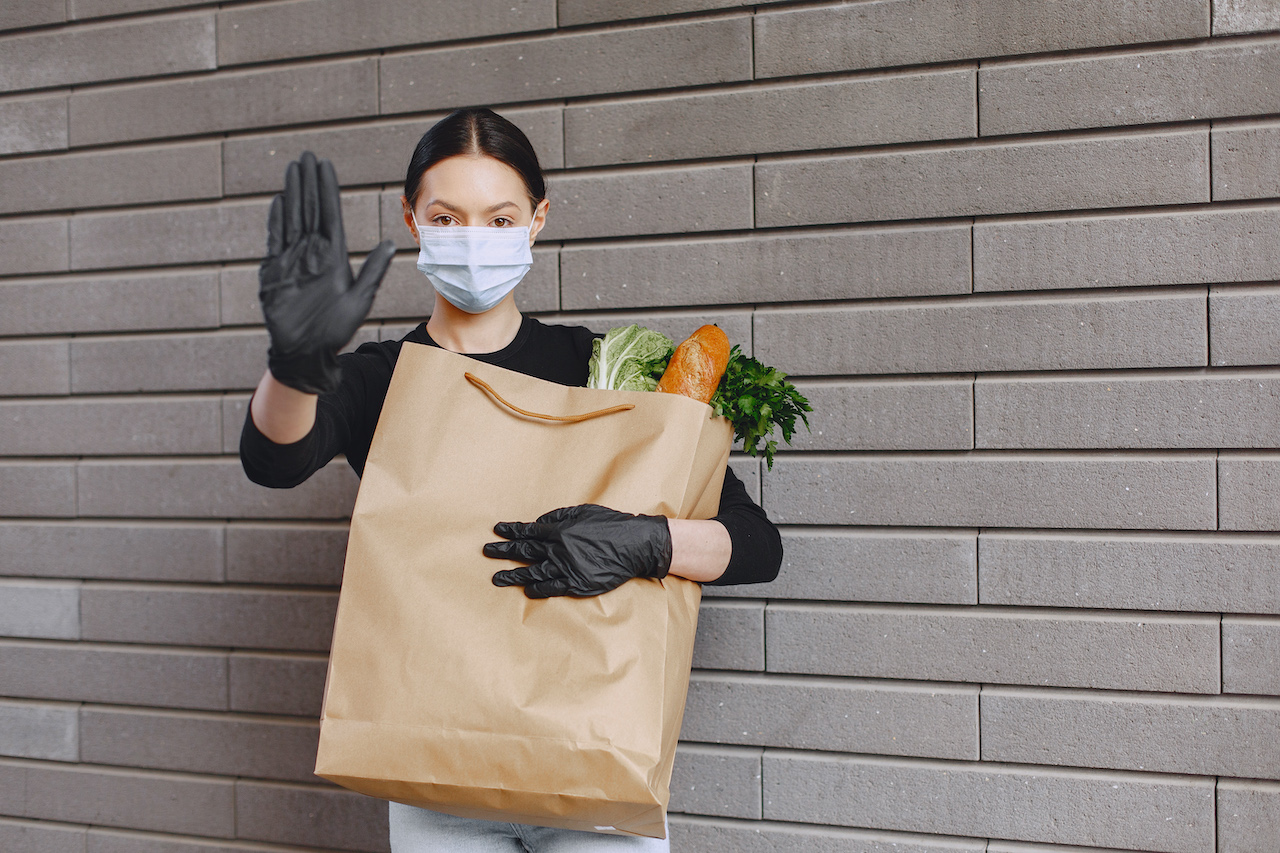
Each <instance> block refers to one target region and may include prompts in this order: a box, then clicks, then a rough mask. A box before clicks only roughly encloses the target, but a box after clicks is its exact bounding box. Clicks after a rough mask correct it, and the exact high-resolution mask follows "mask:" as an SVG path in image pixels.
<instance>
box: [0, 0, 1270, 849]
mask: <svg viewBox="0 0 1280 853" xmlns="http://www.w3.org/2000/svg"><path fill="white" fill-rule="evenodd" d="M1278 8H1280V7H1278V6H1277V4H1276V3H1275V2H1273V0H1124V2H1116V0H861V1H860V2H836V0H768V2H766V0H757V2H754V3H752V2H743V1H742V0H646V2H640V3H637V2H621V0H503V1H502V2H497V0H435V2H432V3H426V4H424V3H420V2H414V0H370V2H366V0H292V2H282V0H239V2H225V3H216V2H204V0H20V2H8V3H0V850H3V851H5V853H8V851H15V853H35V851H40V852H41V853H45V851H57V852H58V853H62V851H75V853H251V851H252V852H253V853H268V851H277V853H303V851H368V853H385V851H386V850H387V841H386V831H387V829H386V813H385V807H384V806H383V804H382V803H380V802H378V801H374V800H369V799H366V798H363V797H359V796H356V795H353V794H350V793H349V792H346V791H343V790H342V789H339V788H336V787H334V786H332V785H329V784H328V783H326V782H323V781H322V780H318V779H316V778H315V777H314V776H313V775H312V773H311V770H312V767H313V764H312V761H313V758H314V750H315V743H316V737H317V725H316V720H317V717H318V714H319V706H320V698H321V692H322V689H323V684H324V675H325V663H326V656H327V650H328V645H329V637H330V629H331V626H332V621H333V614H334V606H335V603H336V594H337V590H338V585H339V582H340V579H341V573H342V559H343V551H344V548H345V541H346V530H347V528H346V519H347V517H348V515H349V512H350V508H351V505H352V500H353V498H354V494H355V490H356V487H357V481H356V478H355V477H354V476H353V475H352V474H351V472H350V471H349V470H348V469H347V468H346V466H345V463H344V462H343V461H342V460H336V461H335V463H334V464H333V465H331V466H329V467H328V468H327V469H325V470H324V471H322V472H320V473H319V474H318V475H317V476H316V477H314V478H313V479H312V480H311V481H310V482H308V483H307V484H305V485H304V486H302V487H300V488H298V489H295V490H293V491H289V492H271V491H268V490H264V489H261V488H258V487H257V486H254V485H252V484H250V483H248V482H247V481H246V480H245V479H244V477H243V475H242V474H241V472H240V469H239V464H238V462H237V460H236V458H235V451H236V447H237V439H238V433H239V428H240V423H241V422H242V420H243V417H244V411H245V405H246V398H247V392H248V390H249V389H251V388H252V387H253V385H254V384H255V383H256V381H257V379H258V377H259V376H260V375H261V371H262V369H263V365H264V350H265V347H266V336H265V332H264V331H263V330H262V328H261V319H260V314H259V312H258V308H257V299H256V266H255V264H256V261H257V259H258V257H259V256H260V254H261V252H262V251H263V243H264V227H263V226H264V219H265V211H266V206H267V203H268V200H269V198H270V196H271V195H272V194H273V193H274V192H275V191H276V189H277V188H278V187H279V185H280V182H281V173H282V170H283V168H284V165H285V163H287V162H288V161H289V160H290V159H292V158H293V157H294V156H296V155H297V153H298V152H300V151H301V150H302V149H304V148H311V149H313V150H315V151H317V152H318V153H319V154H320V155H322V156H326V157H329V158H331V159H333V161H334V162H335V165H336V166H337V170H338V173H339V175H340V177H341V178H342V180H343V181H344V187H343V189H344V212H345V217H346V227H347V235H348V239H349V241H350V248H351V250H352V252H353V253H354V254H355V256H356V259H357V262H358V260H359V258H360V256H362V254H363V253H365V252H367V251H369V250H370V249H371V248H372V247H373V246H374V245H376V244H377V242H378V241H379V240H381V239H384V238H387V237H392V238H394V239H396V240H397V243H398V246H399V248H400V250H401V251H400V253H399V255H398V256H397V259H396V260H395V262H394V264H393V265H392V268H391V270H390V272H389V273H388V276H387V279H386V282H385V284H384V286H383V288H382V291H381V292H380V293H379V296H378V299H377V302H376V303H375V305H374V307H373V311H372V313H371V315H370V318H369V320H368V322H367V323H366V324H365V325H364V326H363V327H362V328H361V330H360V331H359V333H358V334H357V338H356V341H355V342H354V343H359V342H361V341H366V340H381V339H388V338H394V337H398V336H400V335H402V334H403V333H404V332H405V331H406V330H407V329H408V328H410V327H411V326H412V325H413V324H414V323H416V322H417V321H418V320H420V319H421V318H422V316H423V314H424V312H425V311H426V310H428V308H429V306H430V301H429V299H428V298H427V296H428V295H429V294H428V292H427V290H426V286H425V284H424V282H423V281H422V279H421V278H420V276H419V275H418V274H417V272H416V271H415V270H414V269H413V261H414V253H413V252H412V250H411V249H410V248H409V247H410V243H409V242H408V240H407V239H406V235H405V234H404V233H403V228H402V227H401V226H400V224H399V204H398V194H399V192H400V184H401V182H402V180H403V170H404V167H405V164H406V162H407V160H408V156H409V154H410V151H411V149H412V146H413V144H414V143H415V142H416V140H417V138H418V136H419V135H420V134H421V133H422V132H423V131H424V130H425V129H426V128H427V127H428V126H429V125H430V124H431V123H432V122H434V121H435V120H436V119H438V118H439V117H440V116H441V115H443V113H444V112H445V111H447V110H449V109H451V108H453V107H456V106H462V105H470V104H477V103H486V104H490V105H494V106H497V107H498V108H499V109H500V110H501V111H502V112H503V113H504V114H506V115H508V116H509V117H511V118H512V119H513V120H514V121H516V123H517V124H519V125H520V126H521V127H522V128H524V129H525V131H526V132H527V133H528V134H529V136H530V138H531V139H532V140H533V142H534V145H535V146H536V147H537V149H538V151H539V153H540V155H541V158H542V161H543V163H544V165H545V166H546V167H547V169H548V170H549V186H550V194H551V199H552V206H551V215H550V218H549V220H548V226H547V231H546V232H545V239H544V240H542V241H541V242H540V243H539V248H538V251H537V252H536V262H535V265H534V270H533V272H531V273H530V276H529V278H528V279H527V280H526V281H525V283H524V284H523V285H522V286H521V288H520V289H519V291H518V299H519V304H520V306H521V308H522V309H523V310H525V311H528V312H532V313H534V314H536V315H538V316H540V317H543V318H545V319H548V320H551V321H559V322H569V323H581V324H585V325H588V326H590V327H592V328H595V329H602V330H603V329H607V328H609V327H610V326H613V325H620V324H624V323H630V322H642V323H645V324H648V325H651V326H653V327H655V328H659V329H662V330H663V331H666V332H668V333H669V334H671V335H673V336H683V335H686V334H687V333H688V332H689V331H691V330H692V329H693V328H695V327H696V326H697V325H700V324H701V323H703V322H707V321H713V322H717V323H719V324H720V325H722V326H723V327H724V328H725V329H726V330H728V331H729V334H730V337H731V338H733V340H734V341H735V342H738V343H740V344H742V346H743V349H744V350H746V351H748V352H754V353H755V354H756V355H757V356H759V357H760V358H762V359H764V360H766V361H768V362H770V363H772V364H775V365H777V366H779V367H780V368H782V369H783V370H786V371H788V372H789V373H791V374H793V375H794V376H795V377H796V380H797V384H799V385H800V386H801V387H802V388H803V390H804V391H805V393H806V394H808V395H809V397H810V398H811V399H812V400H813V401H814V403H815V405H816V407H817V411H816V412H815V413H814V416H813V419H812V423H813V431H812V433H810V434H802V435H801V436H800V437H799V438H798V441H797V443H796V445H795V447H794V449H791V450H789V451H786V452H784V453H783V454H782V456H781V458H780V459H779V460H778V462H777V464H776V465H775V466H774V468H773V469H772V470H764V469H763V467H762V466H761V465H759V464H758V463H757V462H756V461H755V460H751V459H748V458H746V457H739V456H735V457H734V459H733V467H734V469H735V470H736V471H737V472H738V473H739V475H740V476H741V477H743V479H744V480H745V481H746V482H747V484H748V487H749V488H750V489H751V490H752V492H753V493H754V494H756V495H758V496H759V497H760V499H761V500H762V503H763V505H764V506H765V508H766V509H767V510H768V511H769V513H770V514H771V516H772V517H773V518H775V519H776V520H777V521H779V522H780V523H781V526H782V529H783V535H784V539H785V545H786V558H785V564H784V567H783V573H782V575H781V577H780V578H779V579H778V581H777V582H775V583H773V584H770V585H766V586H760V587H738V588H708V589H707V590H706V593H707V595H706V599H705V603H704V606H703V612H702V618H701V622H700V625H699V631H698V640H697V648H696V652H695V660H694V664H695V671H694V674H693V679H692V683H691V688H690V692H689V701H688V709H687V714H686V720H685V727H684V731H683V743H682V746H681V748H680V752H679V757H678V761H677V765H676V768H675V773H674V777H673V780H672V811H673V816H672V831H673V838H674V841H673V849H674V850H677V851H705V853H784V851H785V853H791V851H799V853H891V851H892V853H983V851H986V853H1114V851H1120V850H1128V851H1143V853H1277V851H1280V748H1278V747H1277V738H1276V732H1277V731H1278V730H1280V675H1278V674H1277V673H1278V672H1280V371H1278V370H1277V366H1276V365H1277V364H1280V122H1278V121H1277V120H1276V118H1275V116H1276V115H1277V114H1280V86H1277V83H1276V81H1277V80H1278V79H1280V12H1278V11H1277V9H1278ZM354 343H353V345H354Z"/></svg>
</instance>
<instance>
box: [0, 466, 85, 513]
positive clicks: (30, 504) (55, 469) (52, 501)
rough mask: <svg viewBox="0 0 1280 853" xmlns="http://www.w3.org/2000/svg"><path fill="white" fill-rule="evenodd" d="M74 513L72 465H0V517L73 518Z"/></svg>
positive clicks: (74, 480)
mask: <svg viewBox="0 0 1280 853" xmlns="http://www.w3.org/2000/svg"><path fill="white" fill-rule="evenodd" d="M75 514H76V472H75V466H74V465H73V464H61V463H56V462H47V463H43V464H25V463H22V462H3V463H0V516H16V517H24V518H29V517H33V516H50V517H58V516H72V515H75Z"/></svg>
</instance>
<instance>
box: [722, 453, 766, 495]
mask: <svg viewBox="0 0 1280 853" xmlns="http://www.w3.org/2000/svg"><path fill="white" fill-rule="evenodd" d="M729 468H731V469H732V470H733V473H734V476H736V477H737V478H738V479H739V480H741V481H742V485H744V486H746V488H747V494H748V495H750V496H751V499H752V500H753V501H755V502H756V503H757V504H759V503H760V460H759V459H758V458H754V457H749V456H735V455H730V456H729Z"/></svg>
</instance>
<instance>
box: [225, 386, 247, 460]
mask: <svg viewBox="0 0 1280 853" xmlns="http://www.w3.org/2000/svg"><path fill="white" fill-rule="evenodd" d="M250 396H251V395H248V394H227V395H224V396H223V397H222V452H223V453H236V454H238V453H239V452H240V432H241V430H243V429H244V421H245V417H246V416H247V415H248V414H249V398H250Z"/></svg>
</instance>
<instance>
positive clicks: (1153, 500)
mask: <svg viewBox="0 0 1280 853" xmlns="http://www.w3.org/2000/svg"><path fill="white" fill-rule="evenodd" d="M764 494H765V509H766V510H768V513H769V517H770V518H771V519H773V520H774V521H775V522H776V523H780V524H885V525H919V526H949V527H951V526H954V527H1075V528H1081V527H1084V528H1088V527H1100V528H1122V529H1125V528H1127V529H1142V530H1166V529H1180V530H1213V529H1214V528H1215V527H1217V524H1216V516H1215V484H1214V466H1213V456H1212V455H1203V454H1201V455H1186V456H1166V457H1150V456H1100V457H1093V458H1088V457H1080V456H1065V455H1064V456H1049V455H1034V456H1013V455H1002V454H990V455H988V454H982V453H972V454H967V455H957V454H946V455H944V454H935V455H907V454H901V455H872V454H867V455H859V456H854V457H850V458H823V457H801V458H794V457H793V458H787V457H784V458H781V459H778V460H777V461H776V462H775V463H774V468H773V471H772V472H770V473H768V474H766V475H765V482H764ZM1223 517H1224V518H1226V515H1225V510H1224V515H1223ZM1224 527H1225V525H1224Z"/></svg>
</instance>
